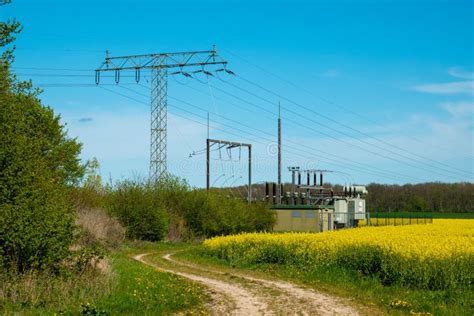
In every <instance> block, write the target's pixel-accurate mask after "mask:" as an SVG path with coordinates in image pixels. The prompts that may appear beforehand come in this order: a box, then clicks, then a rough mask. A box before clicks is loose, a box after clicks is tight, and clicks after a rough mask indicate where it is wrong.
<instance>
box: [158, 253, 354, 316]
mask: <svg viewBox="0 0 474 316" xmlns="http://www.w3.org/2000/svg"><path fill="white" fill-rule="evenodd" d="M171 255H172V254H166V255H164V256H163V257H162V258H163V259H165V260H167V261H169V262H171V263H173V264H175V265H178V266H186V267H189V268H192V269H195V270H201V271H203V272H207V273H212V274H219V275H230V276H232V277H237V278H240V279H243V280H246V281H250V282H252V283H254V284H256V285H259V286H263V287H267V288H271V289H278V290H279V292H281V293H279V294H280V295H275V296H274V297H272V298H271V299H273V300H278V303H279V304H276V305H280V306H279V307H280V308H279V309H280V311H279V312H278V314H281V313H282V312H283V313H284V314H287V313H289V314H303V315H358V311H357V310H356V309H354V308H353V307H352V306H349V305H347V304H344V303H343V302H342V300H341V299H339V298H336V297H333V296H330V295H328V294H324V293H321V292H317V291H315V290H313V289H308V288H304V287H300V286H297V285H295V284H293V283H290V282H286V281H280V280H278V281H276V280H268V279H261V278H255V277H252V276H248V275H243V274H240V273H226V272H222V271H218V270H211V269H208V268H203V267H200V266H198V265H195V264H189V263H185V262H181V261H178V260H175V259H173V258H171ZM273 303H275V302H273ZM271 305H275V304H271ZM282 305H283V306H282ZM282 307H283V308H282ZM281 309H283V310H281ZM291 311H292V312H291Z"/></svg>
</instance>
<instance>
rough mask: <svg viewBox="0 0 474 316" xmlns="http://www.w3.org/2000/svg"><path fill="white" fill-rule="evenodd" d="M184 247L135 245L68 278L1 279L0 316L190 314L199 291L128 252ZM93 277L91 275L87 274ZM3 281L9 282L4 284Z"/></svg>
mask: <svg viewBox="0 0 474 316" xmlns="http://www.w3.org/2000/svg"><path fill="white" fill-rule="evenodd" d="M183 247H184V245H179V244H177V245H174V244H152V243H146V244H145V243H140V244H133V245H129V246H127V247H124V248H123V249H122V250H121V251H119V252H116V253H113V254H111V255H110V257H109V260H110V265H111V267H110V269H109V270H110V271H109V272H108V273H107V274H104V273H103V272H99V271H95V272H94V274H89V275H82V276H77V275H76V276H74V275H72V276H69V277H63V278H58V277H53V276H51V275H30V276H22V277H17V278H16V279H13V278H12V277H11V276H10V277H6V276H3V275H0V277H3V279H0V281H2V282H1V283H2V284H1V285H0V314H6V315H9V314H16V313H19V314H22V315H54V314H63V315H78V314H89V315H94V314H95V315H116V314H121V315H123V314H125V315H163V314H174V313H186V314H193V313H195V312H200V311H202V305H203V303H205V302H206V301H208V299H209V298H208V296H207V294H205V292H204V291H203V288H202V287H201V286H200V285H198V284H196V283H192V282H189V281H187V280H186V279H183V278H181V277H178V276H175V275H172V274H169V273H163V272H159V271H157V270H155V269H153V268H152V267H149V266H146V265H144V264H143V263H140V262H138V261H135V260H134V259H132V258H131V257H132V256H133V254H138V253H145V252H159V251H168V250H179V249H182V248H183ZM91 273H92V272H91ZM6 281H8V282H6Z"/></svg>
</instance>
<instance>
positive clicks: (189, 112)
mask: <svg viewBox="0 0 474 316" xmlns="http://www.w3.org/2000/svg"><path fill="white" fill-rule="evenodd" d="M142 86H143V85H142ZM119 87H120V86H119ZM143 87H145V88H148V87H146V86H143ZM121 88H123V89H126V90H128V91H131V92H133V93H136V94H138V95H141V96H146V95H145V94H142V93H140V92H137V91H135V90H133V89H130V88H127V87H121ZM170 98H172V99H174V100H177V101H179V102H183V103H185V104H186V105H188V106H192V107H194V108H198V109H199V110H202V111H204V112H208V110H206V109H203V108H201V107H199V106H196V105H194V104H191V103H189V102H187V101H183V100H179V99H177V98H174V97H170ZM170 106H171V105H170ZM172 106H173V107H175V108H178V109H180V110H182V111H183V112H186V113H188V114H192V115H196V114H195V113H193V112H191V111H189V110H187V109H183V108H181V107H178V106H176V105H172ZM213 114H215V115H217V116H219V117H222V118H224V119H226V120H229V121H232V122H235V123H237V124H239V125H243V126H246V127H247V128H251V129H253V130H257V131H259V132H261V133H264V134H267V135H270V136H271V137H274V136H275V135H273V134H270V133H268V132H265V131H262V130H259V129H256V128H253V127H250V126H248V125H245V124H243V123H240V122H238V121H236V120H233V119H229V118H226V117H224V116H222V115H219V114H217V113H213ZM201 118H203V117H201ZM221 124H222V123H221ZM223 126H225V127H229V128H232V129H236V130H238V131H239V132H243V133H246V134H250V135H251V136H255V137H258V138H260V139H265V138H263V137H262V136H261V135H255V134H254V133H249V132H248V131H245V130H242V129H240V128H236V127H233V126H230V125H227V124H223ZM266 140H268V141H270V142H272V141H274V139H268V138H266ZM253 141H254V142H258V141H255V140H253ZM287 143H291V144H294V145H295V146H296V147H292V146H287V147H289V148H294V149H295V150H297V151H302V152H306V153H307V154H309V155H313V156H316V157H321V158H324V159H326V160H327V159H328V158H327V157H326V156H322V155H318V154H316V153H314V152H309V151H307V150H305V149H304V148H302V147H301V146H300V144H298V143H295V142H287ZM318 152H322V153H326V154H328V155H329V156H334V155H333V154H331V153H328V152H325V151H324V150H319V149H318ZM336 157H337V156H336ZM304 158H308V157H306V156H305V157H304ZM340 158H341V160H342V163H343V164H344V166H346V165H347V163H348V162H349V161H352V160H350V159H347V158H344V157H340ZM356 163H357V162H356ZM359 164H360V163H359ZM359 168H362V167H359ZM371 168H374V167H371ZM374 169H376V168H374ZM366 170H367V169H366ZM366 170H365V171H366ZM378 172H379V173H384V176H385V177H392V178H393V174H390V173H387V172H385V171H380V169H379V170H378ZM396 176H402V178H409V179H416V180H417V181H421V179H417V178H416V177H413V176H407V175H403V174H401V175H400V174H399V175H396Z"/></svg>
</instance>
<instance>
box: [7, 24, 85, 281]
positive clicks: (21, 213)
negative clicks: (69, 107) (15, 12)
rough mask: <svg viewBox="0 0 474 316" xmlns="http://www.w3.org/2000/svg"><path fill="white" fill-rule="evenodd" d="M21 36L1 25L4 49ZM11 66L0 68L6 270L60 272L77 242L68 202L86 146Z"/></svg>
mask: <svg viewBox="0 0 474 316" xmlns="http://www.w3.org/2000/svg"><path fill="white" fill-rule="evenodd" d="M18 31H19V25H18V24H17V23H16V22H11V23H8V22H1V24H0V45H6V44H9V43H11V42H12V41H13V35H12V33H16V32H18ZM10 62H11V56H10V55H9V56H3V58H2V59H1V62H0V65H1V67H0V90H1V91H0V105H1V106H0V127H1V132H0V268H1V267H3V268H10V267H11V268H14V269H16V270H18V271H20V272H21V271H25V270H28V269H31V268H39V269H46V268H53V269H56V268H57V267H58V266H59V264H61V261H62V260H63V259H64V258H66V257H67V256H68V255H69V247H70V245H71V244H72V242H73V239H74V236H73V231H74V223H73V214H72V209H71V206H70V205H69V203H68V201H67V199H66V196H67V192H68V190H69V189H68V187H69V185H71V184H74V183H77V181H78V180H79V179H80V177H81V176H82V173H83V167H82V166H81V164H80V163H79V158H78V155H79V152H80V149H81V145H80V144H79V143H77V142H76V140H75V139H70V138H68V137H67V135H66V131H65V128H64V126H63V125H61V123H60V118H59V116H56V115H55V114H54V112H53V110H52V109H51V108H49V107H45V106H43V105H42V104H41V101H40V99H39V97H38V91H36V90H35V89H33V88H32V86H31V84H30V83H17V82H15V81H14V78H13V77H12V76H11V75H10V74H9V71H8V67H9V63H10Z"/></svg>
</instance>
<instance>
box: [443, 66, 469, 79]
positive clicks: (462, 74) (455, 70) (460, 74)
mask: <svg viewBox="0 0 474 316" xmlns="http://www.w3.org/2000/svg"><path fill="white" fill-rule="evenodd" d="M448 74H450V75H451V76H453V77H456V78H461V79H470V80H474V72H469V71H465V70H463V69H462V68H459V67H451V68H449V69H448Z"/></svg>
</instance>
